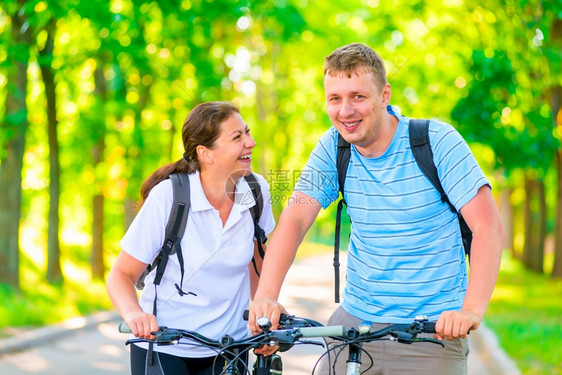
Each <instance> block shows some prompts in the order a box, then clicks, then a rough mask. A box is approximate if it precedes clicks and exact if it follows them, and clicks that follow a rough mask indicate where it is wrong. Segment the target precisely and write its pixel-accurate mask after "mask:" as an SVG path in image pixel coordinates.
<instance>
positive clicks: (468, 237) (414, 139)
mask: <svg viewBox="0 0 562 375" xmlns="http://www.w3.org/2000/svg"><path fill="white" fill-rule="evenodd" d="M428 130H429V120H424V119H410V126H409V137H410V147H411V149H412V152H413V153H414V158H415V159H416V162H417V163H418V166H419V167H420V169H421V170H422V172H423V174H424V175H425V176H426V177H427V178H428V179H429V181H431V183H432V184H433V186H434V187H435V189H437V191H438V192H439V194H440V195H441V201H442V202H443V203H447V204H448V205H449V208H450V209H451V211H453V212H454V213H455V214H456V215H457V217H458V219H459V225H460V228H461V236H462V242H463V247H464V252H465V254H466V256H467V257H468V259H469V261H470V245H471V243H472V231H471V230H470V228H469V227H468V225H467V224H466V221H465V220H464V218H463V217H462V215H461V213H460V212H458V211H457V210H456V209H455V206H453V204H452V203H451V201H450V200H449V197H447V194H445V191H444V190H443V186H441V181H439V176H438V174H437V168H436V167H435V163H434V162H433V152H432V151H431V145H430V144H429V137H428ZM350 156H351V150H350V145H349V143H348V142H347V141H346V140H345V139H343V137H342V136H341V135H340V134H339V133H338V150H337V158H336V165H337V172H338V184H339V190H340V193H341V199H340V200H339V202H338V207H337V212H336V229H335V240H334V273H335V301H336V303H339V302H340V295H339V290H340V262H339V248H340V228H341V211H342V208H343V204H346V205H347V203H346V202H345V199H344V195H343V189H344V186H345V177H346V175H347V167H348V165H349V158H350Z"/></svg>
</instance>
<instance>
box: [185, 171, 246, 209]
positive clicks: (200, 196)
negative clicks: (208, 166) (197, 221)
mask: <svg viewBox="0 0 562 375" xmlns="http://www.w3.org/2000/svg"><path fill="white" fill-rule="evenodd" d="M189 185H190V188H191V209H192V210H193V211H204V210H212V209H214V207H213V206H212V205H211V203H209V200H208V199H207V197H206V196H205V192H204V191H203V186H202V185H201V175H200V174H199V171H196V172H195V173H193V174H190V175H189ZM255 204H256V201H255V199H254V194H252V190H251V189H250V185H248V182H247V181H246V179H245V178H243V177H242V178H240V179H239V180H238V181H237V182H236V191H235V193H234V206H233V207H232V211H237V212H242V211H244V210H247V209H250V208H251V207H253V206H254V205H255Z"/></svg>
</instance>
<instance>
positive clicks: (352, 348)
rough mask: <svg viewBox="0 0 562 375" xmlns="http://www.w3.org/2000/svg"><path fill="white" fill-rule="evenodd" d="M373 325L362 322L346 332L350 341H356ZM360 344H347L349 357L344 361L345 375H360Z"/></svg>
mask: <svg viewBox="0 0 562 375" xmlns="http://www.w3.org/2000/svg"><path fill="white" fill-rule="evenodd" d="M372 324H373V323H371V322H367V321H363V322H361V324H359V326H358V327H357V329H351V330H350V331H349V332H348V335H349V338H350V339H356V338H358V337H359V334H361V333H367V332H369V330H370V329H371V325H372ZM362 345H363V344H362V343H361V342H354V343H351V344H349V349H348V350H349V356H348V359H347V361H346V363H347V366H346V369H347V371H346V375H361V351H362V348H361V347H362Z"/></svg>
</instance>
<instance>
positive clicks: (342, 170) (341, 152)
mask: <svg viewBox="0 0 562 375" xmlns="http://www.w3.org/2000/svg"><path fill="white" fill-rule="evenodd" d="M350 157H351V145H350V144H349V142H348V141H346V140H345V139H343V137H342V136H341V134H340V133H338V151H337V156H336V168H337V171H338V186H339V189H340V193H341V195H342V198H343V197H344V195H343V190H344V187H345V178H346V177H347V167H348V166H349V158H350ZM344 203H345V200H344Z"/></svg>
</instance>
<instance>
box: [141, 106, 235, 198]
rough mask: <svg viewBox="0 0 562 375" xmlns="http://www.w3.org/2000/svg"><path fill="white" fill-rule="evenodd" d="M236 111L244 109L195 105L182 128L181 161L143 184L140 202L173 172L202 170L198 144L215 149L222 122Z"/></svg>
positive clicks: (151, 176)
mask: <svg viewBox="0 0 562 375" xmlns="http://www.w3.org/2000/svg"><path fill="white" fill-rule="evenodd" d="M234 113H240V110H239V109H238V108H237V107H236V106H234V105H233V104H231V103H228V102H207V103H202V104H199V105H198V106H197V107H195V108H193V110H192V111H191V112H190V113H189V115H188V116H187V118H186V119H185V122H184V124H183V127H182V140H183V149H184V155H183V156H182V157H181V158H180V159H179V160H178V161H176V162H174V163H171V164H166V165H164V166H162V167H160V168H158V169H157V170H156V171H154V172H153V173H152V174H151V175H150V177H148V178H147V179H146V180H145V181H144V182H143V183H142V185H141V189H140V193H141V202H140V205H141V206H142V204H143V203H144V201H145V199H146V198H147V197H148V193H150V190H152V188H153V187H154V186H156V185H157V184H158V183H160V182H161V181H163V180H165V179H167V178H168V177H169V176H170V175H171V174H173V173H188V174H191V173H194V172H195V171H198V170H200V165H199V160H198V158H197V151H196V149H197V146H205V147H208V148H212V147H213V144H214V143H215V141H216V139H217V138H218V137H219V135H220V129H221V128H220V124H221V123H223V122H224V121H225V120H227V119H228V118H229V117H230V116H232V115H233V114H234Z"/></svg>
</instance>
